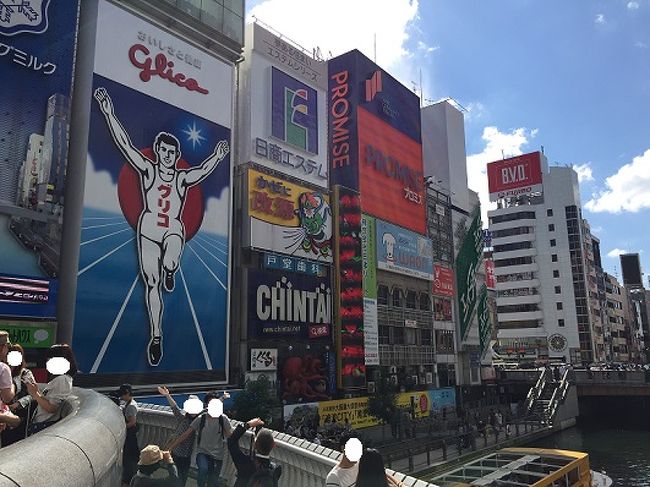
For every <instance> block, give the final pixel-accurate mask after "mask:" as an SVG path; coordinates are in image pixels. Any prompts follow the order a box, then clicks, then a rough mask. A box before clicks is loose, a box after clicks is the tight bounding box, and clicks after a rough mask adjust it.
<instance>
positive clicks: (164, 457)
mask: <svg viewBox="0 0 650 487" xmlns="http://www.w3.org/2000/svg"><path fill="white" fill-rule="evenodd" d="M177 485H178V470H176V465H174V460H173V459H172V455H171V453H170V452H168V451H162V450H161V449H160V448H159V447H158V445H147V446H145V447H144V448H143V449H142V451H141V452H140V461H138V471H137V472H136V474H135V475H134V477H133V478H132V479H131V484H130V487H176V486H177Z"/></svg>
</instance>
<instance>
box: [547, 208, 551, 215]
mask: <svg viewBox="0 0 650 487" xmlns="http://www.w3.org/2000/svg"><path fill="white" fill-rule="evenodd" d="M546 216H553V209H552V208H549V209H548V210H546Z"/></svg>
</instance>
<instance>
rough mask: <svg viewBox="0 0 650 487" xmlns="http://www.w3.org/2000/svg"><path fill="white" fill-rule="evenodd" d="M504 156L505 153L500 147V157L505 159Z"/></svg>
mask: <svg viewBox="0 0 650 487" xmlns="http://www.w3.org/2000/svg"><path fill="white" fill-rule="evenodd" d="M505 158H506V153H505V152H503V149H501V159H505Z"/></svg>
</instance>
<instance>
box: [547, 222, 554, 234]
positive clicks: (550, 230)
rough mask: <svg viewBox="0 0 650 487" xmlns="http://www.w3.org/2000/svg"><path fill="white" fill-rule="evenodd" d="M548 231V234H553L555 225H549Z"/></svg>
mask: <svg viewBox="0 0 650 487" xmlns="http://www.w3.org/2000/svg"><path fill="white" fill-rule="evenodd" d="M548 231H549V232H554V231H555V224H553V223H549V224H548Z"/></svg>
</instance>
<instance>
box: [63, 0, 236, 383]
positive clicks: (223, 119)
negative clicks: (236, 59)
mask: <svg viewBox="0 0 650 487" xmlns="http://www.w3.org/2000/svg"><path fill="white" fill-rule="evenodd" d="M96 24H97V32H96V42H95V57H94V74H93V81H92V100H91V101H90V126H89V138H88V160H87V164H86V175H85V194H84V207H83V217H82V229H81V243H80V246H81V251H80V254H79V267H78V272H77V283H78V285H77V303H76V308H75V313H76V314H75V322H74V332H73V346H74V348H75V353H76V354H77V359H78V361H79V366H80V367H79V368H80V369H81V370H83V371H84V373H86V374H101V375H102V376H103V377H102V379H101V380H102V381H105V382H106V381H109V380H110V381H111V382H115V383H117V384H119V383H120V382H118V381H122V382H124V381H125V380H126V379H127V378H128V379H129V381H130V382H133V381H136V380H137V381H139V382H140V383H142V384H146V383H149V381H151V382H154V383H159V381H160V377H161V375H160V374H161V373H162V374H164V376H165V377H166V378H167V379H166V380H169V381H170V382H184V381H193V382H196V381H197V380H205V381H210V382H212V383H214V382H223V381H226V380H227V363H228V362H227V353H228V350H227V345H228V314H229V303H230V300H229V294H230V292H229V291H230V289H229V287H230V213H231V196H230V194H231V193H230V182H231V172H232V168H231V164H230V153H231V120H232V110H233V76H234V70H233V67H232V65H229V64H227V63H224V62H223V61H221V60H219V59H217V58H216V57H213V56H211V55H210V54H208V53H207V52H205V51H203V50H200V49H198V48H196V47H194V46H193V45H191V44H189V43H187V42H185V41H183V40H181V39H180V38H178V37H175V36H174V35H172V34H170V33H169V32H168V31H166V30H163V29H161V28H159V27H158V26H156V25H154V24H151V23H149V22H147V21H146V20H144V19H143V18H141V17H139V16H136V15H133V14H131V13H129V12H128V11H126V10H123V9H122V8H120V7H119V6H116V5H115V4H114V3H111V2H108V1H105V0H100V1H99V4H98V18H97V22H96ZM118 32H119V35H116V33H118ZM160 66H166V68H165V71H164V73H163V71H162V68H160ZM88 380H89V381H92V380H100V379H92V378H91V377H88Z"/></svg>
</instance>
